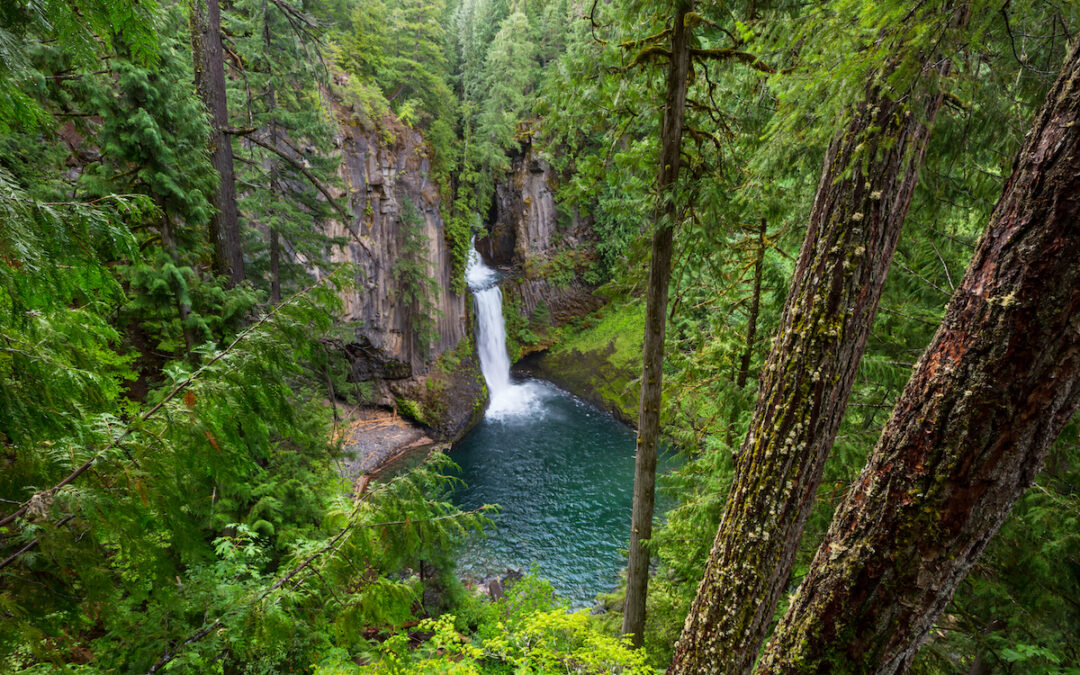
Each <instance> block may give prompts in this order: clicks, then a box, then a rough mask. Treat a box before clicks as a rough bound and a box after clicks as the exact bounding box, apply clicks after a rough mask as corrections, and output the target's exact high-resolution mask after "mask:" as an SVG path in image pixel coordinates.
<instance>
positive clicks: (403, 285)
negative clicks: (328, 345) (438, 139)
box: [326, 104, 487, 439]
mask: <svg viewBox="0 0 1080 675" xmlns="http://www.w3.org/2000/svg"><path fill="white" fill-rule="evenodd" d="M335 111H336V113H337V116H338V120H339V131H338V134H337V138H336V141H337V144H338V147H339V148H340V151H341V160H342V161H341V165H340V169H339V174H340V176H341V178H342V181H343V183H344V184H345V186H346V194H343V195H340V196H341V197H346V198H347V202H348V206H349V210H350V212H351V213H352V215H353V218H352V219H351V222H348V223H346V222H341V221H340V220H335V221H331V222H329V223H328V224H327V226H326V233H327V234H328V235H329V236H331V237H337V238H340V239H342V240H343V241H344V242H345V243H344V244H343V245H341V246H339V247H336V248H335V249H334V250H333V251H332V254H331V260H332V261H333V262H336V263H350V264H352V265H353V266H354V267H355V269H356V271H357V278H356V282H357V283H356V286H355V287H354V288H351V289H348V290H346V291H344V292H343V294H342V303H343V313H342V317H341V318H342V320H343V321H345V322H348V323H349V324H350V325H352V326H355V328H354V330H353V334H352V335H351V336H350V337H347V338H345V339H344V340H343V342H342V348H343V349H344V351H345V353H346V355H347V356H348V358H349V361H350V363H351V366H352V373H351V376H350V381H351V382H353V383H354V384H355V385H356V391H357V398H358V399H359V402H360V403H362V404H367V405H379V406H386V407H391V408H394V409H397V410H399V411H400V412H402V413H403V414H405V415H407V416H409V417H412V418H413V419H415V420H416V421H418V422H421V423H422V424H424V425H425V426H427V427H429V428H430V429H431V430H432V432H433V436H435V437H436V438H437V439H453V438H457V437H460V436H461V435H462V434H463V433H464V432H465V431H466V430H467V429H468V428H469V427H470V426H471V425H472V424H474V423H475V422H476V421H478V419H479V414H478V412H477V411H478V410H479V411H481V412H482V410H483V403H484V401H486V398H487V392H486V389H485V388H484V386H483V377H482V376H481V375H480V369H479V365H478V363H477V360H476V356H475V354H474V353H473V352H474V350H473V349H472V341H471V340H469V339H468V337H469V335H470V334H471V332H472V330H471V318H470V308H471V299H469V298H468V297H467V293H465V292H462V293H461V294H459V293H457V292H456V291H455V290H454V289H455V288H457V287H459V284H456V283H455V280H454V279H453V276H454V270H453V264H452V262H451V246H450V244H449V243H448V242H447V240H446V231H445V227H444V223H443V219H442V214H441V213H440V206H441V198H440V194H439V189H438V186H437V185H436V184H435V183H434V182H433V181H432V179H431V177H430V169H431V166H430V158H429V149H428V147H427V145H426V143H425V142H424V138H423V136H422V135H421V134H420V133H419V132H418V131H416V130H414V129H409V128H407V127H405V126H404V125H402V124H400V123H399V122H397V121H396V120H393V119H390V118H385V119H382V120H379V122H378V124H372V123H371V122H370V121H368V120H366V119H365V118H363V116H362V115H360V114H357V113H356V112H355V110H354V108H353V107H352V106H350V105H348V104H338V105H337V106H336V109H335ZM417 295H419V296H420V298H419V299H417Z"/></svg>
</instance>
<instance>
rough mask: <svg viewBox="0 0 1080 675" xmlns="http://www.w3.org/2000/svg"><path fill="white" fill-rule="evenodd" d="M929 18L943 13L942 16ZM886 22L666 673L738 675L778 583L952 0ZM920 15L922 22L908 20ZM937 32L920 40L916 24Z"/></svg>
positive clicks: (817, 464) (962, 11)
mask: <svg viewBox="0 0 1080 675" xmlns="http://www.w3.org/2000/svg"><path fill="white" fill-rule="evenodd" d="M942 17H943V18H942ZM909 21H910V22H911V23H909V24H907V25H905V26H901V27H894V28H889V29H886V31H895V33H893V35H891V36H890V35H889V33H888V32H886V33H885V36H884V37H886V39H887V40H888V41H889V44H890V45H891V47H890V52H889V53H888V54H886V62H885V64H884V65H883V66H882V69H881V71H880V72H874V73H873V74H872V75H871V76H870V79H869V81H868V83H867V85H866V94H865V99H864V100H863V101H861V102H859V103H858V105H857V107H856V110H855V111H854V113H853V114H851V116H850V118H849V120H848V121H847V123H846V125H845V128H844V129H843V131H841V132H840V133H839V134H838V135H837V136H836V137H835V138H834V140H833V142H832V144H831V145H830V147H829V151H828V153H827V155H826V160H825V166H824V169H823V170H822V177H821V180H820V183H819V187H818V192H817V195H816V196H815V198H814V207H813V210H812V212H811V214H810V225H809V227H808V228H807V234H806V239H805V241H804V243H803V247H802V250H801V252H800V254H799V260H798V263H797V264H796V267H795V272H794V275H793V277H792V286H791V289H790V291H789V294H788V300H787V304H786V306H785V310H784V317H783V319H782V321H781V327H780V334H779V336H778V339H777V340H776V342H775V343H774V345H773V348H772V351H771V352H770V354H769V358H768V361H767V363H766V366H765V369H764V373H763V375H762V382H761V384H760V386H759V390H758V402H757V406H756V408H755V411H754V416H753V418H752V420H751V423H750V429H749V431H748V433H747V436H746V439H745V440H744V442H743V444H742V446H741V447H740V449H739V453H738V455H737V457H736V459H735V476H734V481H733V483H732V487H731V492H730V494H729V496H728V500H727V504H726V505H725V509H724V516H723V518H722V519H721V523H720V527H719V530H718V532H717V534H716V539H715V541H714V543H713V548H712V551H711V553H710V555H709V560H708V563H707V565H706V569H705V573H704V577H703V579H702V581H701V584H700V586H699V587H698V592H697V597H696V598H695V600H694V604H693V606H692V607H691V609H690V613H689V615H688V616H687V620H686V625H685V626H684V628H683V634H682V637H681V638H680V639H679V642H678V644H677V645H676V649H675V657H674V660H673V662H672V665H671V667H670V668H669V672H670V673H697V672H703V671H705V670H713V671H722V672H729V673H740V672H743V671H745V670H746V669H747V668H748V667H749V666H750V664H752V663H753V660H754V658H755V656H756V654H757V651H758V648H759V645H760V643H761V641H762V640H763V638H764V636H765V632H766V630H767V628H768V625H769V621H770V620H771V618H772V615H773V611H774V609H775V607H776V603H777V602H778V601H779V598H780V595H781V594H782V593H783V591H784V589H785V588H786V586H787V581H788V575H789V574H790V573H791V568H792V564H793V562H794V557H795V551H796V550H797V547H798V544H799V540H800V538H801V536H802V532H803V527H804V526H805V523H806V519H807V518H808V516H809V514H810V511H811V509H812V507H813V505H814V499H815V496H816V493H817V488H818V485H819V483H820V480H821V476H822V472H823V471H824V465H825V460H826V458H827V457H828V453H829V450H830V448H831V447H832V443H833V440H834V438H835V436H836V432H837V429H838V428H839V425H840V422H841V420H842V419H843V414H844V410H845V408H846V406H847V399H848V395H849V394H850V392H851V387H852V385H853V383H854V378H855V372H856V369H857V367H858V364H859V361H860V359H861V358H862V354H863V351H864V350H865V348H866V341H867V337H868V335H869V332H870V327H871V325H872V323H873V317H874V314H875V313H876V311H877V305H878V301H879V299H880V297H881V292H882V289H883V287H884V283H885V276H886V274H887V272H888V269H889V263H890V261H891V258H892V254H893V251H894V250H895V248H896V243H897V241H898V239H899V235H900V230H901V226H902V225H903V221H904V217H905V215H906V213H907V210H908V206H909V204H910V202H911V196H912V194H913V191H914V189H915V184H916V180H917V176H918V170H919V165H920V163H921V161H922V158H923V155H924V154H925V152H926V144H927V139H928V137H929V130H928V127H929V125H931V124H933V121H934V118H935V117H936V115H937V112H938V110H939V109H940V108H941V105H942V100H943V95H942V93H941V92H940V91H936V90H935V89H934V88H933V87H931V86H927V84H928V82H932V81H933V80H934V78H936V77H940V76H941V75H942V74H943V73H945V72H947V70H948V65H947V64H948V62H947V60H943V59H942V56H941V54H942V51H941V50H942V49H947V47H943V46H942V42H944V44H946V45H947V44H948V41H949V40H952V39H953V38H952V37H951V36H952V33H953V31H955V30H956V28H957V26H961V25H964V24H965V23H966V21H967V7H966V3H953V2H948V1H947V2H944V3H939V4H935V5H934V6H933V7H932V8H930V9H928V10H927V13H926V14H919V13H916V14H914V15H912V16H910V17H909ZM920 22H929V26H930V27H929V28H928V27H927V26H925V25H920ZM927 30H930V31H933V33H934V34H935V35H944V36H945V37H944V39H943V40H941V41H933V42H930V43H926V42H925V41H920V40H919V39H918V37H917V36H918V35H919V34H920V33H921V32H923V31H927Z"/></svg>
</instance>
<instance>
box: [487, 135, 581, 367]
mask: <svg viewBox="0 0 1080 675" xmlns="http://www.w3.org/2000/svg"><path fill="white" fill-rule="evenodd" d="M555 181H556V179H555V175H554V172H553V171H552V168H551V165H550V164H548V163H547V162H546V161H545V160H544V159H543V158H541V157H540V156H539V155H538V153H537V152H536V151H535V149H534V148H533V147H532V146H528V147H526V149H525V151H524V152H523V153H522V154H521V155H520V156H518V157H517V158H515V159H514V160H513V162H512V164H511V171H510V174H509V175H508V176H507V178H506V179H505V180H503V181H501V182H499V183H498V184H497V185H496V188H495V201H494V204H493V206H492V212H491V214H489V221H490V222H489V223H488V235H487V236H485V237H482V238H479V239H477V244H476V246H477V250H478V251H480V254H481V255H482V256H483V257H484V259H485V261H486V262H487V263H488V264H490V265H495V266H499V267H503V268H507V267H509V268H510V269H512V270H513V273H512V274H510V275H509V276H508V277H507V278H506V279H505V280H504V281H503V283H502V287H503V316H504V317H505V318H506V327H507V339H508V345H507V346H508V348H509V351H510V357H511V359H512V360H517V359H519V358H520V357H522V356H524V355H526V354H528V353H531V352H534V351H538V350H541V349H544V348H545V347H546V346H548V345H549V344H550V335H549V329H550V328H552V327H558V326H561V325H563V324H564V323H566V322H568V321H570V320H572V319H574V318H577V317H581V316H585V315H586V314H589V313H591V312H593V311H595V310H596V309H597V308H598V307H600V305H601V304H602V301H601V300H600V299H599V298H597V297H596V296H594V295H593V294H592V292H591V290H592V289H591V288H590V287H589V286H588V285H587V284H586V283H584V282H583V281H582V280H581V272H582V271H583V270H584V269H586V268H587V267H588V265H589V264H590V261H589V259H588V257H587V254H586V253H585V250H584V249H585V247H584V246H583V244H584V243H585V240H586V238H587V237H588V233H589V227H588V223H586V222H585V221H583V220H582V219H580V218H578V217H577V215H576V214H573V213H566V212H560V211H559V209H558V208H557V207H556V205H555V195H554V194H553V186H554V185H555V184H556V182H555Z"/></svg>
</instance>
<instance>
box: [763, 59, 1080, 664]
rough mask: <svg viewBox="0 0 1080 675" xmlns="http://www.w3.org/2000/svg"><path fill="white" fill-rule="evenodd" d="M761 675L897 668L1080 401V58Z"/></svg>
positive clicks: (1029, 144)
mask: <svg viewBox="0 0 1080 675" xmlns="http://www.w3.org/2000/svg"><path fill="white" fill-rule="evenodd" d="M1077 44H1078V43H1074V48H1073V52H1072V56H1071V57H1070V58H1069V59H1068V62H1067V64H1066V66H1065V68H1064V70H1063V71H1062V73H1061V75H1060V77H1059V78H1058V80H1057V83H1056V84H1055V86H1054V89H1053V90H1052V91H1051V92H1050V95H1049V97H1048V99H1047V101H1046V104H1045V105H1044V106H1043V109H1042V110H1041V111H1040V112H1039V114H1038V116H1037V118H1036V121H1035V124H1034V127H1033V129H1032V131H1031V133H1029V134H1028V136H1027V141H1026V143H1025V144H1024V146H1023V148H1022V149H1021V150H1020V154H1019V155H1018V157H1017V162H1016V164H1015V165H1014V166H1015V168H1014V170H1013V174H1012V176H1011V177H1010V178H1009V180H1008V182H1007V183H1006V185H1005V190H1004V193H1003V195H1002V197H1001V199H1000V200H999V201H998V204H997V206H996V207H995V209H994V212H993V214H992V215H991V218H990V226H989V229H988V230H987V232H986V234H985V235H983V238H982V240H981V241H980V243H979V246H978V249H977V250H976V252H975V255H974V257H973V258H972V261H971V264H970V265H969V267H968V271H967V274H966V275H965V276H964V279H963V281H962V282H961V284H960V286H959V288H957V290H956V293H955V294H954V295H953V298H952V301H951V302H950V303H949V307H948V309H947V310H946V314H945V319H944V320H943V321H942V324H941V326H940V327H939V328H938V330H937V333H936V334H935V336H934V339H933V341H932V342H931V344H930V346H929V347H928V348H927V350H926V352H925V353H924V354H923V356H922V358H921V359H920V360H919V363H918V365H917V366H916V369H915V373H914V374H913V375H912V377H911V380H910V381H909V382H908V384H907V387H906V388H905V389H904V393H903V394H902V395H901V397H900V400H899V401H898V402H897V404H896V407H895V409H894V410H893V414H892V417H891V418H890V420H889V422H888V423H887V424H886V426H885V429H884V431H883V432H882V435H881V439H880V440H879V441H878V444H877V446H876V447H875V448H874V451H873V453H872V454H871V456H870V458H869V460H868V461H867V464H866V466H865V468H863V470H862V473H861V474H860V476H859V478H858V480H856V482H855V484H854V486H853V487H852V489H851V490H850V491H849V492H848V494H847V496H846V498H845V499H844V502H843V504H842V505H841V506H840V508H839V509H838V510H837V512H836V514H835V516H834V518H833V521H832V523H831V525H830V527H829V531H828V533H827V534H826V536H825V540H824V542H822V544H821V547H820V548H819V549H818V551H817V555H816V556H815V558H814V562H813V564H812V566H811V568H810V572H809V574H808V575H807V576H806V579H805V580H804V581H803V583H802V586H801V587H800V588H799V591H798V592H797V593H796V596H795V598H793V600H792V603H791V607H790V609H789V610H788V612H787V614H786V616H785V617H784V618H783V620H782V621H781V623H780V625H779V626H778V627H777V630H776V633H775V634H774V635H773V638H772V640H771V642H770V644H769V646H768V648H767V649H766V651H765V655H764V657H763V658H762V662H761V665H760V667H759V668H758V671H759V672H763V673H786V672H793V671H799V672H832V671H834V670H835V668H837V667H839V666H843V667H844V669H846V670H856V671H858V672H876V673H895V672H903V671H904V670H906V669H907V667H908V666H910V665H911V661H912V658H913V657H914V655H915V653H916V652H917V650H918V648H919V646H920V645H921V644H922V643H923V642H924V641H925V640H926V638H927V636H928V635H929V632H930V628H931V626H932V625H933V623H934V621H935V620H936V619H937V617H938V616H939V615H940V614H941V612H942V610H943V609H944V608H945V606H946V605H947V604H948V602H949V600H950V599H951V598H952V595H953V592H954V591H955V590H956V587H957V585H958V584H959V583H960V581H961V580H962V579H963V578H964V576H965V575H966V574H967V572H968V570H970V569H971V566H972V565H973V564H974V563H975V561H976V560H977V559H978V557H979V555H980V554H981V553H982V551H983V548H985V546H986V544H987V542H988V541H989V540H990V538H991V537H993V535H994V534H995V533H996V532H997V530H998V528H999V527H1001V524H1002V523H1003V522H1004V520H1005V516H1006V515H1008V513H1009V510H1010V509H1011V508H1012V506H1013V504H1014V503H1015V502H1016V500H1017V499H1018V498H1019V497H1020V495H1021V494H1022V493H1023V491H1024V490H1025V489H1026V488H1027V487H1028V486H1030V485H1031V484H1032V483H1033V482H1034V480H1035V476H1036V474H1037V473H1038V471H1039V469H1040V468H1041V467H1042V462H1043V459H1044V458H1045V457H1046V453H1047V451H1048V449H1049V447H1050V445H1051V444H1052V443H1053V442H1054V440H1055V439H1056V438H1057V436H1058V434H1059V433H1060V432H1061V429H1062V427H1063V426H1064V424H1065V423H1066V422H1068V421H1069V419H1070V418H1071V417H1072V416H1073V414H1075V412H1076V410H1077V408H1078V406H1080V265H1078V264H1077V257H1076V251H1077V250H1078V249H1080V49H1077V47H1076V46H1075V45H1077Z"/></svg>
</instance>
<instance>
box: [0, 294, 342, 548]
mask: <svg viewBox="0 0 1080 675" xmlns="http://www.w3.org/2000/svg"><path fill="white" fill-rule="evenodd" d="M328 278H330V277H323V278H322V279H320V280H318V281H316V282H315V283H313V284H311V285H310V286H308V287H307V288H304V289H303V290H300V291H298V292H296V293H294V294H293V295H292V297H290V298H289V299H288V300H286V301H285V302H282V303H281V304H280V305H277V306H275V307H273V308H272V309H271V310H270V311H269V312H267V313H266V314H264V315H263V316H262V318H260V319H259V320H258V321H256V322H255V323H253V324H252V325H250V326H248V327H247V328H246V329H244V331H243V332H241V333H240V334H239V335H237V336H236V338H235V339H234V340H233V341H232V342H231V343H229V346H227V347H226V348H225V349H223V350H221V351H220V352H218V353H217V354H215V355H214V356H213V358H211V359H210V360H209V361H207V362H206V363H204V364H203V365H202V366H200V367H199V369H198V370H196V371H195V372H194V373H192V374H191V375H189V376H188V377H187V379H185V380H184V381H183V382H180V383H178V384H177V385H176V386H175V387H173V388H172V390H171V391H169V393H168V394H166V395H165V398H163V399H161V401H159V402H158V403H157V405H155V406H154V407H152V408H150V409H149V410H147V411H146V412H144V413H143V414H142V415H140V416H139V417H138V419H136V420H135V423H134V424H132V425H130V426H128V427H127V428H126V429H125V430H124V432H123V433H122V434H120V435H119V436H117V437H116V438H114V439H113V440H112V441H111V442H110V443H109V444H108V445H107V446H105V447H104V448H103V449H102V450H100V451H99V452H97V453H96V454H95V455H93V456H92V457H90V459H88V460H86V461H85V462H84V463H83V464H81V465H80V466H79V467H78V468H76V469H75V470H74V471H72V472H71V473H70V474H68V475H67V477H65V478H64V479H63V480H61V481H60V482H59V483H57V484H56V485H54V486H52V487H51V488H48V489H46V490H42V491H41V492H38V493H35V494H34V496H33V497H31V498H30V499H28V500H26V501H25V502H23V504H22V506H20V507H19V508H18V509H17V510H15V512H14V513H11V514H10V515H7V516H5V517H4V518H2V519H0V527H3V526H5V525H8V524H10V523H12V522H13V521H14V520H15V519H16V518H19V517H21V516H23V515H25V514H26V512H27V511H28V510H29V508H30V504H31V502H33V500H34V499H35V498H38V499H50V500H51V499H52V498H53V497H54V496H55V495H56V493H57V492H59V491H60V490H61V489H63V488H64V487H66V486H67V485H69V484H71V483H72V482H73V481H74V480H75V479H77V478H78V477H79V476H81V475H82V474H84V473H86V471H87V470H88V469H89V468H90V467H91V466H93V465H94V462H96V461H97V460H98V459H100V458H101V457H102V456H103V455H104V454H105V453H106V452H108V451H109V450H112V449H113V448H116V447H117V446H119V445H120V443H121V442H123V441H124V439H126V438H127V437H128V436H130V435H131V433H132V431H134V429H135V427H136V425H138V424H141V423H143V422H146V420H148V419H150V418H151V417H153V416H154V415H155V414H157V413H158V412H159V411H160V410H161V409H162V408H164V407H165V404H167V403H168V402H169V401H171V400H173V399H174V398H176V396H177V395H179V394H180V393H181V392H183V391H184V390H185V389H187V388H188V387H189V386H190V385H191V384H192V383H193V382H195V380H197V379H198V378H199V377H200V376H202V375H203V374H204V373H205V372H206V371H207V369H209V368H210V366H212V365H214V364H215V363H217V362H218V361H220V360H221V359H222V358H224V357H225V356H226V355H227V354H229V353H230V352H231V351H232V350H233V349H234V348H235V347H236V346H237V345H238V344H240V343H241V342H242V341H244V340H245V339H247V337H248V336H250V335H251V334H252V333H253V332H255V331H256V330H257V329H259V328H260V327H262V325H263V324H265V323H266V322H267V321H269V320H270V319H272V318H273V317H274V316H275V315H277V313H278V311H279V310H281V308H282V307H285V306H286V305H290V304H292V303H293V302H295V301H296V300H298V299H299V298H301V297H304V296H305V295H307V294H308V293H310V292H311V291H312V290H313V289H314V288H316V287H317V286H319V285H320V284H322V283H323V282H324V281H325V280H326V279H328ZM10 562H11V559H8V560H5V561H4V562H3V563H2V564H0V569H3V568H4V567H5V566H6V565H8V564H10Z"/></svg>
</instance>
